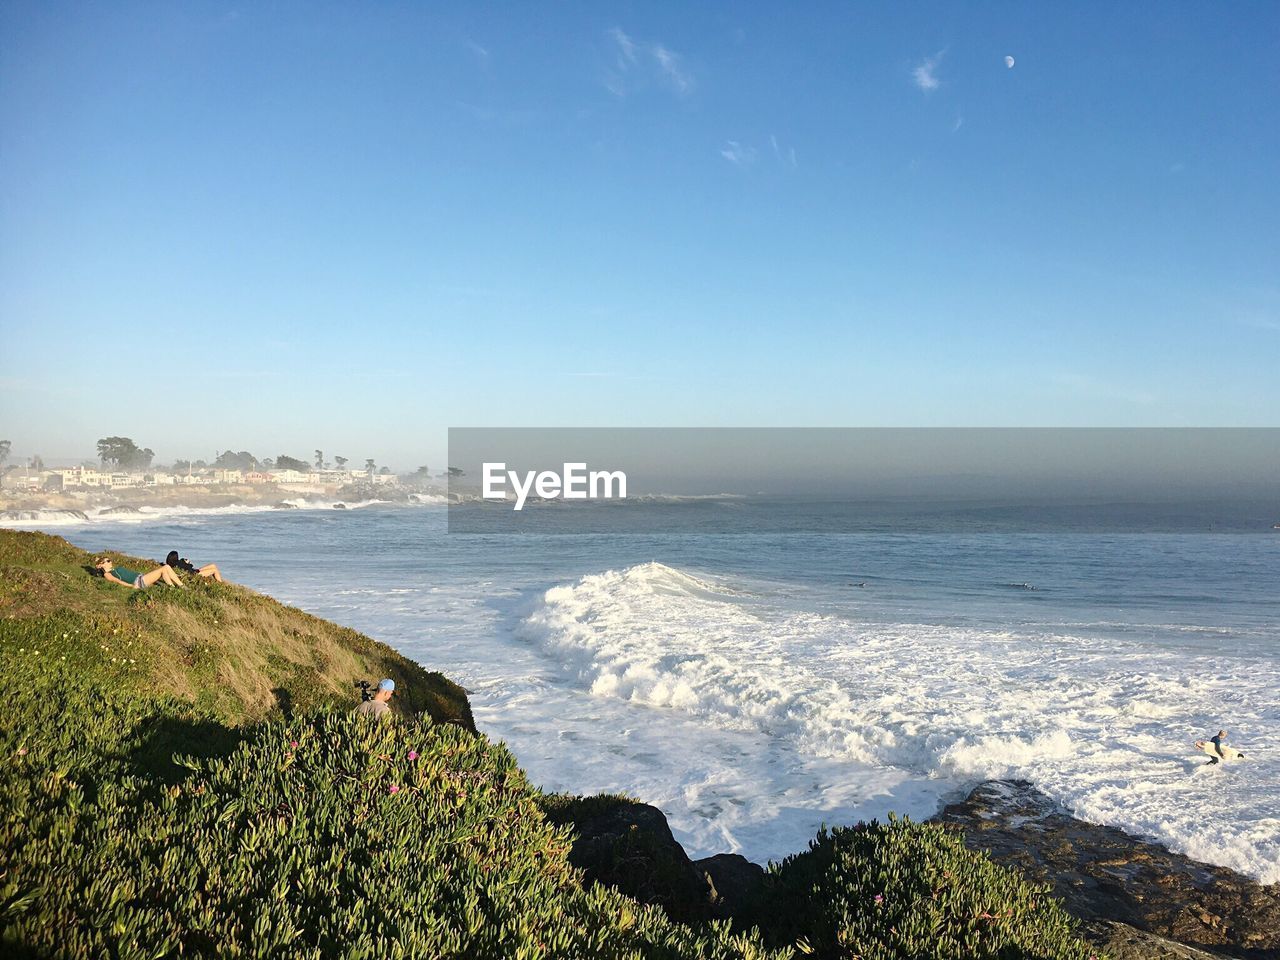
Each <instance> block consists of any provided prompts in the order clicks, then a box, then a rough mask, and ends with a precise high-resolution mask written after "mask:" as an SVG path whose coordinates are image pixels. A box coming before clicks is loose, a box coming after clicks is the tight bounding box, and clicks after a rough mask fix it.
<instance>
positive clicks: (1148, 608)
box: [11, 498, 1280, 882]
mask: <svg viewBox="0 0 1280 960" xmlns="http://www.w3.org/2000/svg"><path fill="white" fill-rule="evenodd" d="M621 509H630V510H645V509H648V510H652V511H666V512H665V513H663V514H662V517H661V520H662V522H661V523H657V524H654V526H655V528H661V529H683V530H684V531H685V532H683V533H680V534H663V535H646V534H644V533H643V532H636V533H632V534H628V535H618V534H598V535H565V534H563V533H557V532H556V523H555V520H554V517H555V514H554V513H553V512H552V511H547V512H546V513H545V514H543V517H544V522H543V523H542V524H541V526H535V528H534V529H535V530H536V531H537V532H531V533H525V534H521V535H514V536H513V535H506V534H503V533H501V532H494V533H469V534H462V533H452V534H450V533H449V532H448V531H447V520H446V512H447V511H446V508H444V507H443V506H431V505H426V506H423V505H419V506H404V505H392V504H377V503H374V504H365V505H353V506H352V508H349V509H344V510H338V509H333V508H332V507H327V506H326V507H324V508H316V509H294V510H272V509H267V508H240V509H237V508H230V509H226V510H207V511H198V510H183V509H181V508H177V509H171V510H168V511H146V512H144V513H143V514H137V515H128V516H124V517H121V516H113V517H102V518H93V519H90V520H88V521H84V520H80V519H78V518H74V517H69V518H64V519H62V520H58V519H56V518H53V517H47V518H44V519H36V520H33V521H31V522H29V523H25V524H21V525H22V526H26V527H28V528H31V527H35V528H41V529H47V530H49V531H50V532H54V533H58V534H61V535H63V536H65V537H67V538H68V539H69V540H71V541H72V542H73V543H75V544H77V545H79V546H82V547H85V548H87V549H89V550H98V549H103V548H107V547H110V548H116V549H120V550H124V551H126V552H130V553H135V554H141V555H143V556H153V557H162V556H163V555H164V554H165V553H166V552H168V551H169V550H170V549H176V550H178V551H180V552H181V553H182V554H183V555H184V556H187V557H190V558H191V559H192V560H193V561H194V562H196V563H197V564H198V563H205V562H210V561H216V562H217V563H218V565H219V566H220V567H221V569H222V570H223V573H224V574H225V575H226V576H227V577H228V578H230V579H232V580H234V581H236V582H239V583H243V584H247V585H248V586H250V587H252V588H254V589H256V590H260V591H263V592H265V593H268V594H270V595H272V596H274V597H276V598H278V599H280V600H282V601H284V602H286V603H290V604H294V605H297V606H299V607H302V608H304V609H306V610H308V611H310V612H312V613H315V614H317V615H319V616H322V617H326V618H329V619H332V620H335V621H337V622H339V623H342V624H346V625H349V626H352V627H355V628H356V629H358V630H361V631H363V632H365V633H368V634H370V635H372V636H374V637H376V638H378V639H380V640H384V641H386V642H388V643H390V644H392V645H393V646H395V647H397V648H398V649H400V650H401V651H403V652H404V653H405V654H407V655H409V656H411V657H413V658H414V659H416V660H418V661H419V662H421V663H422V664H423V665H424V666H426V667H428V668H430V669H435V670H440V671H442V672H444V673H446V674H448V675H449V676H450V677H452V678H454V679H455V680H457V681H458V682H460V683H461V684H463V686H465V687H466V688H467V690H468V691H469V694H470V697H471V701H472V705H473V709H474V712H475V717H476V721H477V724H478V726H479V727H480V729H481V730H482V731H483V732H484V733H486V734H488V735H489V736H490V737H493V738H494V739H499V740H503V741H505V742H506V743H507V744H508V745H509V746H510V748H511V749H512V750H513V751H514V753H515V754H516V756H517V757H518V759H519V761H520V763H521V765H522V766H523V767H524V768H525V770H526V771H528V773H529V775H530V777H531V778H532V779H533V780H534V782H536V783H537V784H538V785H540V786H542V787H544V788H546V789H550V790H569V791H572V792H575V793H595V792H601V791H609V792H625V793H628V794H630V795H632V796H634V797H636V798H638V799H641V800H644V801H646V802H649V803H652V804H655V805H656V806H658V807H660V808H661V809H662V810H663V812H664V813H665V814H666V815H667V817H668V819H669V821H670V823H671V826H672V829H673V831H674V833H675V835H676V837H677V838H678V839H679V840H680V841H681V842H682V843H683V844H684V845H685V847H686V849H687V850H688V851H689V853H690V855H691V856H693V857H701V856H708V855H711V854H713V853H721V852H738V853H742V854H744V855H745V856H747V857H748V858H750V859H752V860H756V861H758V862H764V861H766V860H768V859H779V858H781V857H783V856H786V855H787V854H790V853H794V852H798V851H800V850H803V849H804V848H805V846H806V844H807V842H808V840H809V839H810V838H811V837H812V836H813V834H814V833H815V832H816V830H817V829H818V827H819V826H820V825H821V824H823V823H825V824H829V825H836V824H846V823H852V822H855V821H858V820H864V819H870V818H872V817H883V816H885V815H886V814H887V813H888V812H889V811H897V812H900V813H904V814H909V815H911V816H913V817H920V818H922V817H927V816H929V815H931V814H933V813H934V812H936V811H937V810H938V809H939V807H940V806H941V805H942V804H945V803H946V802H949V801H951V800H953V799H957V798H960V797H962V796H963V795H964V794H965V792H966V791H967V790H968V789H969V788H971V787H972V786H973V785H974V784H976V783H978V782H980V781H981V780H984V779H988V778H994V777H1012V778H1020V779H1025V780H1029V781H1031V782H1032V783H1034V784H1035V785H1036V786H1037V787H1038V788H1039V789H1041V790H1042V791H1044V792H1045V793H1046V794H1048V795H1049V796H1050V797H1052V798H1054V799H1056V800H1058V801H1059V802H1061V803H1062V804H1063V805H1064V806H1065V807H1066V808H1068V809H1069V810H1071V811H1072V812H1073V813H1074V814H1075V815H1076V816H1078V817H1081V818H1083V819H1086V820H1090V821H1093V822H1097V823H1102V824H1108V825H1112V826H1116V827H1119V828H1121V829H1123V830H1126V831H1128V832H1129V833H1131V834H1134V835H1137V836H1141V837H1145V838H1149V839H1154V840H1156V841H1158V842H1160V843H1163V844H1165V845H1167V846H1169V847H1170V848H1172V849H1174V850H1177V851H1180V852H1183V853H1186V854H1188V855H1190V856H1192V857H1195V858H1197V859H1200V860H1204V861H1208V862H1210V863H1215V864H1221V865H1224V866H1227V867H1231V868H1233V869H1235V870H1238V871H1240V872H1242V873H1244V874H1247V875H1249V876H1252V877H1255V878H1257V879H1259V880H1262V881H1264V882H1277V881H1280V747H1278V744H1280V696H1278V695H1277V691H1280V590H1278V589H1277V586H1278V585H1280V532H1272V531H1271V529H1270V525H1271V523H1272V522H1274V521H1275V520H1277V519H1280V517H1271V516H1268V515H1266V513H1265V507H1259V506H1257V505H1246V506H1243V507H1241V508H1239V509H1229V508H1226V507H1223V506H1222V505H1207V506H1206V505H1199V506H1198V507H1195V508H1188V509H1182V508H1179V507H1178V506H1177V505H1170V504H1164V505H1157V506H1146V507H1143V506H1136V505H1131V504H1130V505H1125V504H1116V505H1110V506H1108V507H1106V508H1098V509H1091V510H1089V511H1084V512H1082V511H1080V510H1074V511H1073V510H1065V511H1064V510H1058V511H1054V510H1051V509H1049V508H1047V507H1046V508H1043V509H1040V510H1039V511H1038V512H1037V509H1036V508H1021V509H1020V510H1019V511H1014V512H1008V513H1007V514H1002V513H1001V511H1000V508H999V507H998V506H989V507H985V508H982V509H981V510H978V511H977V512H976V513H975V509H974V508H972V507H970V506H966V507H963V508H952V507H946V506H934V507H932V508H928V509H925V508H922V507H921V506H920V505H919V504H915V505H913V506H912V507H911V508H910V509H908V508H906V507H903V506H902V505H897V506H895V505H892V504H889V505H884V504H881V505H879V506H873V505H869V504H813V503H807V504H794V503H773V504H762V503H755V502H752V501H749V500H748V501H741V500H717V499H715V498H711V499H708V500H699V501H694V502H688V503H651V504H647V505H645V504H637V505H634V506H629V507H623V508H621ZM733 510H736V511H746V514H745V515H746V516H747V517H748V519H747V520H746V521H745V522H738V524H737V526H736V527H735V529H738V530H745V531H747V532H745V533H738V534H729V535H726V534H723V533H721V532H719V531H720V530H721V526H720V525H719V524H718V523H717V522H716V521H715V518H716V517H717V516H719V514H717V513H716V511H733ZM671 511H677V514H676V515H675V516H674V517H673V515H672V513H671ZM679 511H683V513H679ZM751 511H759V516H761V517H764V516H766V515H767V516H768V518H769V521H768V523H763V522H762V523H759V524H753V522H752V521H751V520H750V519H749V518H750V516H751ZM787 511H790V514H788V513H787ZM635 516H636V517H637V518H643V516H644V515H643V514H639V513H637V514H636V515H635ZM654 516H657V515H656V514H654ZM547 517H550V518H551V519H550V520H545V518H547ZM780 517H781V518H782V519H783V521H784V522H781V523H780V522H779V518H780ZM788 517H790V520H788V519H787V518H788ZM11 525H13V524H11ZM645 528H646V523H645V522H643V521H642V520H641V521H639V522H636V523H635V524H634V525H632V529H634V530H636V531H643V530H644V529H645ZM494 529H495V531H500V530H501V526H500V525H495V526H494ZM753 530H755V531H756V532H751V531H753ZM783 531H785V532H783ZM1221 727H1225V728H1226V729H1227V730H1228V731H1229V738H1228V739H1229V742H1230V743H1231V744H1232V745H1234V746H1236V747H1238V748H1239V749H1241V750H1243V751H1244V752H1245V754H1246V757H1247V759H1246V760H1245V761H1244V762H1241V763H1238V764H1224V765H1218V766H1207V765H1206V763H1205V757H1204V756H1203V755H1202V754H1199V753H1198V752H1197V751H1196V750H1195V749H1194V747H1193V746H1192V743H1193V741H1194V740H1197V739H1201V738H1205V737H1208V736H1211V735H1212V734H1213V733H1215V732H1217V730H1218V729H1219V728H1221Z"/></svg>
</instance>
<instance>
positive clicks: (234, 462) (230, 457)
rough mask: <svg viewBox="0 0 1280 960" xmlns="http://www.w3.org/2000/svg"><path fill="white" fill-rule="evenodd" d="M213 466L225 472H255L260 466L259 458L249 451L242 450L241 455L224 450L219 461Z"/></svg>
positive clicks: (219, 455) (219, 456)
mask: <svg viewBox="0 0 1280 960" xmlns="http://www.w3.org/2000/svg"><path fill="white" fill-rule="evenodd" d="M213 465H214V466H215V467H221V468H222V469H223V470H245V471H248V470H255V469H257V466H258V458H257V457H255V456H254V455H253V454H252V453H250V452H249V451H248V450H241V451H240V452H239V453H236V452H234V451H232V450H223V451H222V453H220V454H218V459H217V460H215V461H213Z"/></svg>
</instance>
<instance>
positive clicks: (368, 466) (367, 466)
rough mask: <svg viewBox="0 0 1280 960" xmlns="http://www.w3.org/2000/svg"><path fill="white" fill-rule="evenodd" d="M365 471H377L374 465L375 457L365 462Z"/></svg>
mask: <svg viewBox="0 0 1280 960" xmlns="http://www.w3.org/2000/svg"><path fill="white" fill-rule="evenodd" d="M364 469H365V472H366V473H373V471H374V470H375V469H376V468H375V466H374V463H373V457H370V458H369V459H368V460H366V461H365V462H364Z"/></svg>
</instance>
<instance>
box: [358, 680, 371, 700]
mask: <svg viewBox="0 0 1280 960" xmlns="http://www.w3.org/2000/svg"><path fill="white" fill-rule="evenodd" d="M355 685H356V686H357V687H359V689H360V702H361V703H364V702H365V701H366V700H372V699H373V684H372V683H370V682H369V681H368V680H357V681H356V682H355Z"/></svg>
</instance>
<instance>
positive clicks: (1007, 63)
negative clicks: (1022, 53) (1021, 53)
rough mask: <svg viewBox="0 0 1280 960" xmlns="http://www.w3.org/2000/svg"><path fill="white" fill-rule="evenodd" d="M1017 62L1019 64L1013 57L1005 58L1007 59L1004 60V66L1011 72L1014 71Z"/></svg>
mask: <svg viewBox="0 0 1280 960" xmlns="http://www.w3.org/2000/svg"><path fill="white" fill-rule="evenodd" d="M1016 62H1017V61H1015V60H1014V59H1013V57H1005V58H1004V65H1005V66H1006V67H1008V68H1009V69H1010V70H1012V69H1013V65H1014V63H1016Z"/></svg>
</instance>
